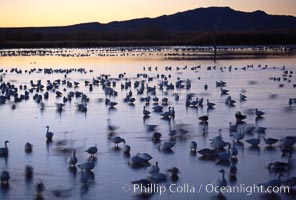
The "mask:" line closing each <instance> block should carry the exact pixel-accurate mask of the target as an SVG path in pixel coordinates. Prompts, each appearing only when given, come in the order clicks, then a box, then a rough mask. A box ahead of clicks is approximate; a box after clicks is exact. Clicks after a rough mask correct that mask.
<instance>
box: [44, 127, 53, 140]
mask: <svg viewBox="0 0 296 200" xmlns="http://www.w3.org/2000/svg"><path fill="white" fill-rule="evenodd" d="M46 128H47V131H46V135H45V136H46V138H47V140H49V141H50V140H52V137H53V135H54V134H53V132H50V131H49V126H46Z"/></svg>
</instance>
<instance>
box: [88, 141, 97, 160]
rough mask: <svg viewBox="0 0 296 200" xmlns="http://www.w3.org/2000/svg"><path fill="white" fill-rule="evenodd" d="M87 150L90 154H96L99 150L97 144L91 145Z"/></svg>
mask: <svg viewBox="0 0 296 200" xmlns="http://www.w3.org/2000/svg"><path fill="white" fill-rule="evenodd" d="M85 152H87V153H89V154H90V156H92V157H93V156H95V154H96V153H97V152H98V148H97V144H95V146H92V147H89V148H88V149H87V150H86V151H85Z"/></svg>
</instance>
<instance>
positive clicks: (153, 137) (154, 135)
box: [152, 132, 161, 142]
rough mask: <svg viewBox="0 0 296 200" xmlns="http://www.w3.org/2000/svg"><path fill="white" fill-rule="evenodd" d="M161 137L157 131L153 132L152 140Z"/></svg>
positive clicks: (157, 139)
mask: <svg viewBox="0 0 296 200" xmlns="http://www.w3.org/2000/svg"><path fill="white" fill-rule="evenodd" d="M160 138H161V133H158V132H154V133H153V135H152V140H153V141H155V142H156V141H159V140H160Z"/></svg>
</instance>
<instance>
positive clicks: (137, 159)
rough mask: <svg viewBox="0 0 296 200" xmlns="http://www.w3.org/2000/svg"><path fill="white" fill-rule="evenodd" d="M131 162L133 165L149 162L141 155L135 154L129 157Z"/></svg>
mask: <svg viewBox="0 0 296 200" xmlns="http://www.w3.org/2000/svg"><path fill="white" fill-rule="evenodd" d="M129 164H130V165H131V166H138V165H145V164H147V160H146V159H144V158H142V157H140V156H139V155H135V156H132V157H131V158H130V159H129Z"/></svg>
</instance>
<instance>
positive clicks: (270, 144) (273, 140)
mask: <svg viewBox="0 0 296 200" xmlns="http://www.w3.org/2000/svg"><path fill="white" fill-rule="evenodd" d="M263 140H264V142H265V144H267V145H269V146H272V145H274V144H275V143H277V142H278V141H279V140H278V139H274V138H265V137H263Z"/></svg>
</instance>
